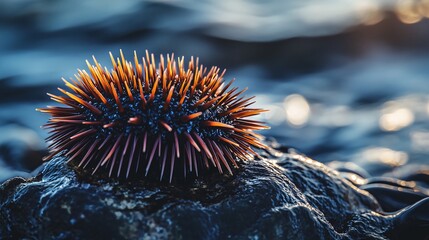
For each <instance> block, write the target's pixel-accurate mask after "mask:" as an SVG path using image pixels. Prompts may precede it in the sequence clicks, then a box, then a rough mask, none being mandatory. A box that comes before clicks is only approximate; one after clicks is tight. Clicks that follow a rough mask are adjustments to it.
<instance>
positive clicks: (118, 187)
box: [0, 152, 428, 239]
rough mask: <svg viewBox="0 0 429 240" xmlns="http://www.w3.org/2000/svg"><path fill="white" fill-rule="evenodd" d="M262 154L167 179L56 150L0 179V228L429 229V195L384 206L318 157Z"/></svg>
mask: <svg viewBox="0 0 429 240" xmlns="http://www.w3.org/2000/svg"><path fill="white" fill-rule="evenodd" d="M272 153H273V152H272ZM265 157H267V159H265V160H256V161H250V162H247V163H243V166H242V168H241V169H240V170H238V171H237V172H236V174H235V175H234V176H218V175H217V174H214V175H213V176H207V177H206V178H204V179H199V180H192V181H189V182H186V183H180V184H179V183H176V184H173V185H169V184H164V183H158V182H153V183H151V182H146V183H144V182H142V181H133V182H121V181H118V180H114V179H103V178H96V177H88V175H87V174H85V173H84V172H83V173H82V172H80V171H77V170H74V169H73V168H72V167H70V166H68V165H66V164H65V160H66V159H64V158H63V157H61V156H57V157H55V158H54V159H52V160H51V161H50V162H48V163H47V164H46V165H45V167H44V169H43V170H42V171H41V173H40V174H39V175H38V176H37V177H34V178H31V179H24V178H13V179H10V180H9V181H7V182H5V183H4V184H2V185H1V186H0V207H1V208H0V215H1V218H0V236H5V238H6V239H7V238H8V237H9V238H11V239H21V238H30V239H173V238H174V239H228V238H231V239H249V238H251V239H363V238H364V239H387V238H395V236H408V237H410V239H411V238H412V236H417V237H425V236H428V230H427V229H426V230H425V228H424V226H427V224H428V217H427V215H426V214H427V211H425V212H423V213H422V211H418V210H419V209H423V207H425V206H427V203H423V204H422V203H421V201H420V202H418V203H416V204H420V205H416V206H415V207H413V206H411V207H409V208H407V209H404V210H402V212H400V214H396V215H395V214H392V215H389V214H384V213H383V211H382V206H380V205H379V204H378V203H377V201H376V200H375V199H374V197H373V196H372V195H370V194H369V193H368V192H366V191H363V190H361V189H359V188H357V187H355V186H354V185H352V184H351V183H350V182H349V181H347V180H345V179H344V178H342V177H341V176H340V174H339V173H338V172H337V171H334V170H332V169H330V168H328V167H326V166H325V165H323V164H321V163H318V162H316V161H313V160H311V159H309V158H307V157H305V156H302V155H299V154H295V153H280V152H276V153H274V154H271V155H268V154H265ZM422 201H424V200H422ZM426 202H427V201H426ZM424 204H426V205H424ZM416 214H417V215H418V216H417V218H414V217H415V215H416ZM408 219H415V220H414V221H418V227H413V226H415V225H414V223H413V221H412V220H408ZM410 224H411V225H410ZM425 224H426V225H425ZM422 226H423V227H422ZM413 231H414V232H413ZM425 231H426V232H425ZM417 233H418V234H419V235H417ZM413 234H415V235H413Z"/></svg>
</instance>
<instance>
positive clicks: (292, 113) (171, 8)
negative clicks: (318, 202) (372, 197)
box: [0, 0, 429, 181]
mask: <svg viewBox="0 0 429 240" xmlns="http://www.w3.org/2000/svg"><path fill="white" fill-rule="evenodd" d="M428 18H429V0H399V1H396V0H359V1H356V0H323V1H322V0H306V1H301V0H293V1H292V0H290V1H282V0H271V1H243V0H237V1H217V0H206V1H190V0H181V1H168V0H164V1H142V0H127V1H113V0H111V1H109V0H85V1H72V0H64V1H52V0H37V1H36V0H1V1H0V36H1V37H0V84H1V87H0V181H4V180H5V179H7V178H8V177H11V176H18V175H19V176H28V175H29V174H30V172H31V171H33V170H34V169H35V168H36V167H37V166H38V165H39V164H40V163H41V157H42V156H43V155H44V154H45V152H46V150H45V148H46V144H45V143H44V140H43V139H44V138H45V137H46V136H47V132H46V131H45V130H43V129H40V126H41V125H43V124H44V123H45V122H46V121H47V119H48V117H47V116H46V115H45V114H41V113H38V112H36V111H35V110H34V109H35V108H36V107H44V106H46V105H48V104H51V103H50V101H49V98H48V96H46V94H45V93H46V92H47V91H50V92H56V87H57V86H60V85H62V84H63V82H62V81H61V77H64V78H66V79H69V78H70V77H73V75H74V74H75V73H76V69H77V68H80V69H84V68H86V66H85V61H84V60H85V59H91V58H92V55H95V56H96V57H97V59H98V60H99V61H100V62H101V63H102V64H104V65H107V66H109V64H110V61H109V60H108V52H109V51H112V52H113V53H114V54H118V52H119V49H123V51H124V53H125V55H126V56H128V57H129V58H131V57H132V54H133V51H134V50H137V52H138V53H139V54H140V55H143V53H144V50H146V49H148V50H150V51H152V52H154V53H156V54H161V53H171V52H174V53H175V55H176V56H182V55H184V56H191V55H193V56H199V57H200V62H201V63H203V64H205V65H207V66H209V65H218V66H220V67H222V68H227V69H228V71H227V74H226V78H227V79H231V78H236V79H237V80H236V82H235V85H236V86H239V87H241V88H244V87H247V86H248V87H249V91H248V92H247V95H248V96H251V95H256V101H257V104H256V105H257V106H258V107H263V108H267V109H269V110H270V112H268V113H265V114H263V115H262V116H261V117H260V119H262V120H264V121H266V122H267V123H268V125H270V126H271V129H270V130H267V131H265V132H263V134H264V135H266V136H272V137H275V138H276V139H277V140H278V141H279V142H280V143H281V144H284V145H287V146H290V147H293V148H296V149H298V150H299V151H300V152H303V153H305V154H306V155H308V156H310V157H312V158H314V159H316V160H319V161H321V162H325V163H327V162H331V161H339V162H352V163H354V164H357V165H358V166H361V167H363V168H364V169H365V170H366V171H368V172H371V171H372V172H374V171H376V170H377V166H379V165H380V163H382V164H385V165H387V166H392V168H390V170H389V172H386V171H384V172H382V173H380V174H393V175H394V174H395V171H397V169H398V168H396V167H400V168H401V169H413V168H414V169H415V168H419V169H425V168H426V169H427V171H429V161H428V156H429V84H428V83H429V19H428ZM372 163H374V164H372Z"/></svg>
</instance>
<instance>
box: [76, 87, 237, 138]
mask: <svg viewBox="0 0 429 240" xmlns="http://www.w3.org/2000/svg"><path fill="white" fill-rule="evenodd" d="M131 93H132V95H133V98H134V101H131V99H130V98H129V97H128V96H127V94H126V93H123V94H121V95H122V97H121V98H120V102H121V104H122V108H123V109H124V110H123V111H122V113H121V112H120V111H119V106H118V104H117V103H116V101H115V99H113V98H109V99H106V100H107V101H108V103H109V105H110V107H108V106H106V105H105V104H104V103H102V102H100V101H99V100H97V99H95V98H93V101H91V102H90V103H91V104H92V105H94V106H95V107H97V108H98V109H100V110H101V111H102V112H103V114H101V115H96V114H94V113H93V112H92V111H90V110H89V109H88V108H86V107H84V106H82V110H83V111H84V115H85V116H86V117H87V120H88V121H99V122H102V123H104V124H108V123H113V127H108V128H105V127H103V126H93V128H94V129H96V130H97V133H98V135H97V138H106V137H107V136H112V137H118V136H119V135H121V134H124V136H128V135H129V134H130V133H133V134H136V135H139V134H144V133H146V132H147V133H148V134H150V135H159V136H161V139H162V140H166V137H167V136H168V130H166V129H165V128H163V127H162V126H160V125H159V122H160V121H163V122H165V123H167V124H168V125H169V126H171V127H172V128H173V131H176V132H177V134H178V135H180V134H182V133H184V132H187V133H191V132H195V133H197V134H198V135H199V136H200V137H202V138H208V139H215V138H217V137H228V136H229V135H230V133H229V132H228V131H224V130H222V129H220V128H204V127H200V123H201V122H202V121H206V120H210V121H217V122H221V123H225V124H232V121H231V120H230V119H229V118H228V116H222V117H221V116H219V113H222V112H225V111H226V110H227V106H225V105H218V106H217V105H216V104H213V105H212V106H210V107H208V108H207V109H206V110H204V111H203V112H202V115H201V116H199V117H198V118H196V119H193V120H191V121H182V120H181V117H183V116H188V115H190V114H193V113H196V112H199V111H200V110H199V109H198V108H199V107H194V104H195V103H197V102H198V101H199V100H200V99H201V98H202V96H201V91H200V90H197V91H195V92H194V94H193V95H192V96H190V93H189V92H188V93H187V94H186V97H185V101H184V102H183V104H182V105H181V106H180V107H179V100H180V99H179V97H178V93H177V90H175V91H174V93H173V96H172V98H171V101H170V104H169V107H168V108H167V109H164V103H165V100H164V98H163V96H164V95H165V94H166V93H165V92H163V91H162V88H158V89H157V91H156V94H155V97H154V99H153V101H152V102H151V103H150V104H149V105H147V106H145V107H144V108H143V107H142V105H141V97H140V94H139V93H138V92H137V91H135V90H134V89H133V90H131ZM149 96H150V93H147V94H145V95H144V97H145V99H149ZM212 99H213V96H212V97H209V98H208V99H207V100H206V101H210V100H212ZM134 117H138V118H139V119H140V122H139V124H130V123H129V122H128V121H129V119H130V118H134Z"/></svg>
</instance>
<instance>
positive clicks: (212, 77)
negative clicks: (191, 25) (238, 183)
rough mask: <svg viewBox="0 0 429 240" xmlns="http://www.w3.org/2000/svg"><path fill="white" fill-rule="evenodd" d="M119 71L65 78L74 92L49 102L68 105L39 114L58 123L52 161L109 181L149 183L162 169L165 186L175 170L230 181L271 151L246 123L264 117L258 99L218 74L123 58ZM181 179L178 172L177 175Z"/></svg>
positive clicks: (255, 126) (97, 69) (192, 64)
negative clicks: (205, 172)
mask: <svg viewBox="0 0 429 240" xmlns="http://www.w3.org/2000/svg"><path fill="white" fill-rule="evenodd" d="M110 58H111V60H112V65H113V69H112V70H111V71H109V70H108V69H107V68H106V67H104V68H103V67H102V66H101V65H100V64H99V63H98V62H97V60H96V59H95V58H94V64H95V65H91V64H90V63H89V62H88V61H86V63H87V65H88V68H89V71H90V74H88V73H87V72H86V71H85V70H78V74H77V75H75V78H76V79H75V80H73V79H71V81H70V82H69V81H67V80H65V79H63V81H64V82H65V85H66V86H67V87H68V88H69V89H71V90H72V92H68V91H66V90H63V89H61V88H58V89H59V91H61V92H62V93H63V94H64V95H65V96H56V95H53V94H49V93H48V95H49V96H50V97H51V99H52V100H54V101H56V102H59V103H61V104H64V105H66V106H48V107H47V108H42V109H38V110H39V111H41V112H46V113H49V114H50V115H51V116H52V118H51V119H50V120H49V122H48V123H47V124H45V127H47V128H50V129H51V130H50V133H51V135H50V136H49V137H48V138H47V141H49V142H50V145H49V150H50V155H48V156H46V157H45V158H44V160H49V159H51V158H52V157H53V156H54V155H56V154H58V153H60V152H62V151H65V155H66V156H68V157H69V160H68V161H69V162H71V161H73V162H74V163H75V164H76V165H77V166H78V167H83V168H90V169H91V170H92V173H93V174H94V173H95V172H97V171H98V170H99V169H103V168H104V169H106V171H108V173H109V176H111V175H112V173H113V172H115V173H114V174H115V175H116V176H117V177H120V176H125V177H127V178H128V177H129V176H130V175H135V176H146V175H147V174H148V173H149V170H151V169H154V168H156V170H157V171H155V170H151V172H155V173H158V174H159V176H160V180H162V178H163V176H164V175H165V174H164V172H166V171H167V172H168V171H169V180H170V182H171V180H172V178H173V172H182V171H183V175H182V176H183V177H186V174H187V173H188V174H189V173H191V172H192V173H194V174H195V176H198V174H199V171H200V170H202V169H210V168H212V166H213V167H214V168H217V169H218V171H219V173H221V174H222V173H223V171H224V170H227V171H228V172H229V173H230V174H232V170H231V166H230V163H231V164H232V165H233V166H234V167H238V165H237V163H236V161H237V160H238V159H241V160H247V159H250V158H252V157H253V156H254V155H257V153H256V152H255V151H253V150H252V147H257V148H266V146H265V145H264V144H263V143H261V141H260V139H261V136H260V135H258V134H256V133H254V132H253V130H259V129H264V128H267V127H266V126H264V123H263V122H259V121H255V120H250V119H246V118H247V117H250V116H254V115H257V114H259V113H261V112H263V111H264V110H262V109H254V108H248V106H250V105H251V104H253V103H254V102H251V100H252V99H253V97H250V98H243V97H239V96H240V94H242V93H243V92H244V91H245V90H246V89H245V90H242V91H238V89H237V88H233V89H229V88H230V86H231V84H232V83H233V80H232V81H230V82H229V83H228V84H226V85H225V83H224V81H223V76H224V74H225V71H223V72H221V73H220V69H219V68H218V67H212V68H210V69H209V70H208V71H207V68H205V67H204V66H203V65H199V64H198V58H197V59H196V61H195V60H194V59H193V57H192V58H191V60H190V61H189V63H188V67H187V68H186V67H185V64H184V57H182V58H179V59H178V60H177V64H176V61H175V60H174V55H172V56H171V57H170V56H169V55H167V61H166V64H165V61H164V57H163V55H160V61H159V63H158V67H157V64H156V62H155V58H154V55H153V54H149V53H148V52H147V51H146V58H142V64H140V63H139V60H138V57H137V54H136V52H134V65H133V64H132V63H131V62H128V61H126V60H125V58H124V55H123V54H122V51H121V52H120V58H117V59H116V60H115V59H114V57H113V56H112V54H111V53H110ZM176 174H177V173H176Z"/></svg>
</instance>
